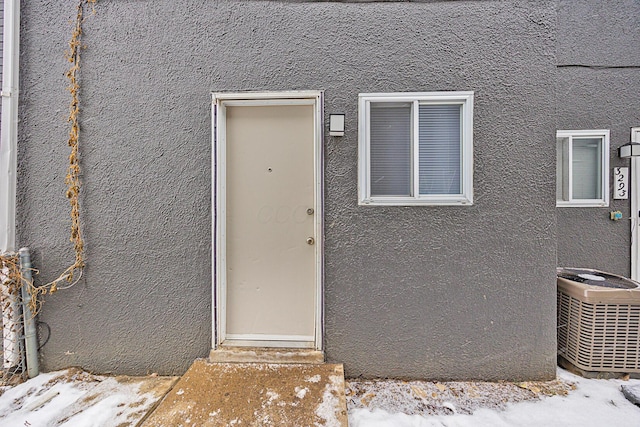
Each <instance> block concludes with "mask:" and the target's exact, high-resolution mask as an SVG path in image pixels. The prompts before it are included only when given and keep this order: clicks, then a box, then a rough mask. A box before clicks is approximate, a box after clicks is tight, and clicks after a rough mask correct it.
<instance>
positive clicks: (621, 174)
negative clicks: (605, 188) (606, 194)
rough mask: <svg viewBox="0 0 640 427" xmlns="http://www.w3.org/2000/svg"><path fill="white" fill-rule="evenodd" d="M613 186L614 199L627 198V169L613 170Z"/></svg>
mask: <svg viewBox="0 0 640 427" xmlns="http://www.w3.org/2000/svg"><path fill="white" fill-rule="evenodd" d="M613 186H614V187H613V188H614V193H613V198H614V199H616V200H622V199H628V198H629V168H613Z"/></svg>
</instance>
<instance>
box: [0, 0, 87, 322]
mask: <svg viewBox="0 0 640 427" xmlns="http://www.w3.org/2000/svg"><path fill="white" fill-rule="evenodd" d="M95 3H96V0H79V1H78V4H77V6H76V19H75V22H74V26H73V30H72V33H71V39H70V40H69V50H67V51H66V52H65V58H66V59H67V60H68V61H69V62H70V63H71V67H70V68H69V70H68V71H67V73H66V77H67V79H68V81H69V86H68V88H67V89H68V91H69V93H70V94H71V104H70V107H69V117H68V122H69V123H70V124H71V129H70V131H69V138H68V140H67V144H68V146H69V147H70V148H71V152H70V154H69V166H68V169H67V176H66V177H65V184H66V186H67V191H66V196H67V199H69V204H70V206H71V237H70V240H71V242H72V243H73V249H74V253H75V261H74V263H73V264H72V265H71V266H70V267H68V268H67V269H66V270H64V272H63V273H62V274H60V276H58V278H57V279H55V280H53V281H51V282H49V283H47V284H46V285H41V286H38V287H35V286H33V283H25V281H24V280H23V277H22V275H21V273H20V269H19V265H18V262H17V259H18V258H17V256H15V255H14V254H0V269H1V268H6V270H5V271H8V272H9V274H8V275H7V278H6V281H5V282H4V286H7V285H8V286H12V285H11V284H12V283H13V284H15V286H19V284H20V283H25V285H26V286H28V290H29V293H30V294H31V304H30V305H31V307H30V308H31V311H32V313H33V315H34V316H35V315H36V314H37V313H38V311H39V309H40V306H41V304H42V299H41V298H38V297H39V296H41V295H45V294H47V293H53V292H56V290H58V289H67V288H70V287H71V286H73V285H75V284H76V283H77V282H78V281H79V280H80V277H82V272H83V270H84V266H85V258H84V240H83V238H82V230H81V227H80V201H79V196H80V188H81V182H80V172H81V171H80V153H79V142H80V124H79V121H78V118H79V114H80V97H79V96H80V80H79V78H80V52H81V50H82V49H83V48H84V46H83V45H82V25H83V23H84V12H85V7H86V6H87V5H91V6H93V5H94V4H95ZM64 282H66V283H68V284H67V285H65V286H61V284H62V283H64Z"/></svg>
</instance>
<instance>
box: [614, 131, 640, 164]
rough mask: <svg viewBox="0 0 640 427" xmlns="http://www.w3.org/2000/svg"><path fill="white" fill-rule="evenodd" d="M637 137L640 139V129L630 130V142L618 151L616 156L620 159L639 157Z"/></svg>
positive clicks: (639, 143)
mask: <svg viewBox="0 0 640 427" xmlns="http://www.w3.org/2000/svg"><path fill="white" fill-rule="evenodd" d="M638 137H640V128H631V141H630V142H629V143H628V144H624V145H623V146H622V147H620V148H619V149H618V155H619V156H620V158H621V159H630V158H632V157H640V141H638Z"/></svg>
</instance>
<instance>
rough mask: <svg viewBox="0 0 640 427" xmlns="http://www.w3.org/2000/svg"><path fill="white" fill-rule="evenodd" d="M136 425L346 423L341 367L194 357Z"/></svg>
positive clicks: (336, 426)
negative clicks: (225, 361) (186, 369)
mask: <svg viewBox="0 0 640 427" xmlns="http://www.w3.org/2000/svg"><path fill="white" fill-rule="evenodd" d="M140 425H141V426H142V427H160V426H162V427H178V426H184V427H187V426H198V427H209V426H256V427H257V426H260V427H267V426H292V427H293V426H295V427H306V426H325V427H346V426H347V410H346V399H345V393H344V372H343V367H342V365H336V364H292V363H287V364H273V363H211V362H208V361H206V360H196V361H195V362H194V363H193V365H191V367H190V368H189V370H188V371H187V372H186V373H185V374H184V375H183V376H182V378H181V379H180V380H179V381H178V383H177V384H176V385H175V386H174V387H173V389H172V390H171V391H170V392H169V393H168V394H167V396H166V397H165V398H164V400H163V401H162V402H161V403H160V404H159V405H158V407H157V408H156V409H155V411H153V412H152V413H151V414H150V415H149V416H148V417H147V418H146V419H145V420H144V421H143V422H142V423H141V424H140Z"/></svg>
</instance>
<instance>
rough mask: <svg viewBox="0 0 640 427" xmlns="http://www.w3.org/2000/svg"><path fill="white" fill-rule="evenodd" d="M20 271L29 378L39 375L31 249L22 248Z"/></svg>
mask: <svg viewBox="0 0 640 427" xmlns="http://www.w3.org/2000/svg"><path fill="white" fill-rule="evenodd" d="M19 254H20V271H21V273H22V287H21V289H22V316H23V317H24V346H25V353H26V358H27V374H28V375H29V378H33V377H35V376H37V375H38V373H39V367H38V336H37V333H36V319H35V316H34V315H33V312H32V311H31V307H30V305H31V294H30V293H29V289H28V285H29V283H30V282H31V255H30V254H29V249H27V248H21V249H20V251H19Z"/></svg>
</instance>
